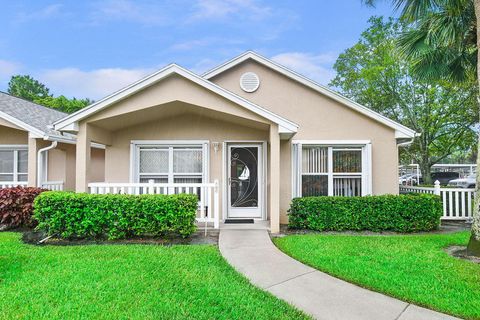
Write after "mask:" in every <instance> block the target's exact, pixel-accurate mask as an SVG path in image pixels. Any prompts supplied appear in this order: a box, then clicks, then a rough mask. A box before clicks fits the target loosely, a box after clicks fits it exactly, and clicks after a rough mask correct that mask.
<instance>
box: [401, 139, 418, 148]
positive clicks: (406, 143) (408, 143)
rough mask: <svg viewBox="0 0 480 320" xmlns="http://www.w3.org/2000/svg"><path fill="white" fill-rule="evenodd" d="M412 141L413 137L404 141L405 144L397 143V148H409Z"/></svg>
mask: <svg viewBox="0 0 480 320" xmlns="http://www.w3.org/2000/svg"><path fill="white" fill-rule="evenodd" d="M413 140H415V137H413V138H412V139H410V140H408V141H405V142H401V143H397V147H406V146H409V145H411V144H412V143H413Z"/></svg>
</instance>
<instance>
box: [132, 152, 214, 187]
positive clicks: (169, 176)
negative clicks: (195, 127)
mask: <svg viewBox="0 0 480 320" xmlns="http://www.w3.org/2000/svg"><path fill="white" fill-rule="evenodd" d="M163 150H164V151H165V152H168V171H166V172H141V171H140V157H141V153H142V152H159V151H163ZM192 150H195V151H201V152H202V165H201V170H200V171H198V172H174V151H175V152H191V151H192ZM205 150H206V147H205V146H204V145H202V144H194V145H180V144H170V145H164V144H161V145H160V144H159V145H137V150H136V154H137V157H136V159H137V160H136V180H137V181H140V180H141V179H146V178H151V179H166V183H169V184H171V183H176V182H175V180H182V179H184V180H187V181H188V180H189V179H195V178H196V179H200V180H201V183H203V182H204V181H205V180H206V178H205V177H206V152H205ZM180 183H182V182H180Z"/></svg>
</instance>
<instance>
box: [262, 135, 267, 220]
mask: <svg viewBox="0 0 480 320" xmlns="http://www.w3.org/2000/svg"><path fill="white" fill-rule="evenodd" d="M262 148H263V149H262V151H263V155H262V156H263V168H262V171H263V179H262V185H263V187H262V189H263V194H262V201H263V203H264V205H263V206H262V219H263V220H267V206H268V202H267V199H268V197H267V191H268V189H267V181H268V178H269V176H268V166H267V165H268V161H267V160H268V159H267V157H268V150H267V142H266V141H264V142H262Z"/></svg>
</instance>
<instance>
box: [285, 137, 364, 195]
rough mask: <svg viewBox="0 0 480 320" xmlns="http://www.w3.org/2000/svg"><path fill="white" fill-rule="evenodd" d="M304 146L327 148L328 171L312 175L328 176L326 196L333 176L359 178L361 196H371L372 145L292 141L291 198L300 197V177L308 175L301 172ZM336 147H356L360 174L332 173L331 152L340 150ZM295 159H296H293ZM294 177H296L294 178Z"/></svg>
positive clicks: (349, 141) (331, 189) (351, 142)
mask: <svg viewBox="0 0 480 320" xmlns="http://www.w3.org/2000/svg"><path fill="white" fill-rule="evenodd" d="M304 146H322V147H328V159H329V161H328V163H327V165H328V170H327V173H324V174H312V175H326V176H328V195H329V196H332V195H333V193H334V190H333V181H334V177H335V176H339V175H340V176H361V179H362V182H361V183H362V196H365V195H371V194H372V190H373V179H372V144H371V143H370V141H369V140H292V142H291V148H292V155H291V157H292V163H291V170H292V177H291V189H292V198H295V197H301V196H302V191H301V190H302V176H304V175H308V174H305V173H303V172H302V150H303V147H304ZM337 146H351V147H358V150H361V154H362V172H361V173H334V172H333V152H334V151H338V150H342V149H338V148H336V147H337ZM295 158H296V159H295ZM295 175H296V176H295Z"/></svg>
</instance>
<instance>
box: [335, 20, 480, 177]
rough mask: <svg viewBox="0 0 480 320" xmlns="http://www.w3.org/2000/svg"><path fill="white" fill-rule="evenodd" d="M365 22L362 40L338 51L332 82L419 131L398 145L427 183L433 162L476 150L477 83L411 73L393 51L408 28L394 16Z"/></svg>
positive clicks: (408, 65)
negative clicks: (405, 145)
mask: <svg viewBox="0 0 480 320" xmlns="http://www.w3.org/2000/svg"><path fill="white" fill-rule="evenodd" d="M369 21H370V26H369V27H368V29H367V30H365V31H364V32H363V33H362V35H361V37H360V40H359V41H358V42H357V43H356V44H355V45H354V46H352V47H351V48H349V49H347V50H346V51H345V52H343V53H342V54H340V56H339V58H338V59H337V61H336V63H335V65H334V69H335V70H336V72H337V75H336V77H335V78H334V79H333V80H332V82H331V83H330V85H332V86H334V87H336V88H337V89H339V91H340V92H341V93H342V94H344V95H345V96H347V97H349V98H351V99H353V100H355V101H357V102H358V103H360V104H363V105H365V106H367V107H369V108H371V109H373V110H375V111H377V112H380V113H381V114H383V115H385V116H387V117H389V118H391V119H394V120H396V121H398V122H400V123H401V124H403V125H405V126H407V127H409V128H412V129H414V130H415V131H417V132H418V133H420V134H421V135H420V137H418V138H416V139H415V141H414V144H413V145H412V146H411V147H409V148H402V150H401V151H402V155H401V156H402V159H403V162H406V163H410V162H411V161H412V160H413V161H415V162H416V163H419V164H420V166H421V170H422V174H423V177H424V180H425V181H426V182H427V183H431V182H430V181H429V173H430V168H431V166H432V165H434V164H435V163H439V162H444V161H445V160H446V159H448V158H449V157H451V156H452V155H454V154H457V155H458V154H459V153H460V154H463V155H466V154H471V150H473V149H475V147H474V146H475V143H476V134H475V130H474V124H475V123H477V121H478V105H477V102H476V97H477V89H476V86H475V85H474V84H473V83H465V84H458V83H457V84H454V83H450V82H447V81H441V80H435V81H433V80H424V79H420V78H418V77H417V76H416V74H415V73H412V68H413V62H412V61H409V60H407V59H405V58H404V57H403V56H402V54H400V53H399V52H398V50H397V41H398V39H399V37H400V36H401V35H402V34H403V33H404V32H405V30H407V29H408V28H407V27H406V26H405V25H404V24H403V23H401V22H398V21H395V20H393V19H389V20H387V21H385V20H384V19H382V18H381V17H372V18H371V19H370V20H369ZM464 157H465V158H466V157H467V156H464Z"/></svg>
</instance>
